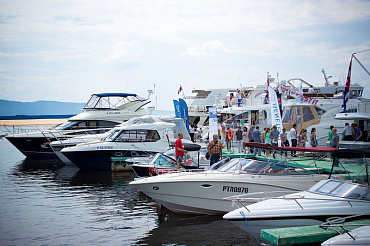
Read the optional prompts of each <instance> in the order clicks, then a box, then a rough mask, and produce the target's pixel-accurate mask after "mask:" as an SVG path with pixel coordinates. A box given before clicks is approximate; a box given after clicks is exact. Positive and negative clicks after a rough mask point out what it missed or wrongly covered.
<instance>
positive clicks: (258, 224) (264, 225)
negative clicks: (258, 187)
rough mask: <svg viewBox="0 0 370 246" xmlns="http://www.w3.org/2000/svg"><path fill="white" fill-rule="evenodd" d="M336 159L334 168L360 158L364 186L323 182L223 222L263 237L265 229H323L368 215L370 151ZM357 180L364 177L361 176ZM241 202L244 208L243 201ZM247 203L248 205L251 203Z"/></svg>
mask: <svg viewBox="0 0 370 246" xmlns="http://www.w3.org/2000/svg"><path fill="white" fill-rule="evenodd" d="M332 157H333V159H334V161H333V166H334V165H335V164H336V163H337V162H336V160H338V159H339V158H356V157H357V158H360V159H359V161H360V163H358V165H361V162H362V163H364V164H365V165H364V166H365V167H364V169H362V171H366V174H367V177H366V180H365V182H364V184H360V183H356V182H354V181H355V180H356V179H353V180H351V181H344V180H335V179H331V178H330V179H327V180H321V181H320V182H318V183H317V184H315V185H313V186H312V187H311V188H310V189H308V190H307V191H302V192H297V193H292V194H289V195H283V196H279V197H277V198H270V199H267V200H263V201H260V202H257V203H255V204H249V205H248V204H245V206H243V207H240V208H238V209H236V210H234V211H231V212H229V213H227V214H225V215H224V216H223V218H224V219H227V220H229V221H230V222H232V223H234V224H235V225H237V226H239V227H240V228H242V229H244V230H245V231H248V232H252V233H253V234H254V235H256V236H257V237H260V233H261V230H262V229H273V228H281V227H294V226H310V225H319V224H321V223H323V222H325V221H328V220H331V219H333V218H338V217H347V216H350V215H360V214H366V213H368V212H369V211H370V187H369V179H368V171H367V168H368V164H367V160H366V158H369V157H370V152H369V150H366V151H359V150H336V151H334V152H333V153H332ZM351 165H356V164H354V163H352V164H351ZM362 171H361V172H362ZM356 177H360V176H359V174H357V176H356ZM245 198H246V197H245ZM237 199H238V200H239V202H240V203H241V204H243V198H241V197H238V198H237ZM245 201H246V202H247V203H248V201H249V199H248V198H246V199H245ZM348 221H349V220H348Z"/></svg>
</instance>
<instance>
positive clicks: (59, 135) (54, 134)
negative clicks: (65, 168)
mask: <svg viewBox="0 0 370 246" xmlns="http://www.w3.org/2000/svg"><path fill="white" fill-rule="evenodd" d="M110 129H112V128H103V127H102V128H94V129H91V128H84V129H82V128H81V129H79V130H62V131H41V133H42V134H43V135H44V137H45V138H46V139H48V141H49V143H51V142H53V141H58V142H59V143H60V145H61V146H63V147H68V145H67V144H66V143H65V142H64V141H65V140H67V139H72V138H76V137H80V138H78V141H79V143H85V144H86V143H89V142H91V141H92V140H91V139H92V138H84V137H86V136H95V139H96V140H98V139H99V135H98V134H99V133H104V132H107V131H109V130H110ZM76 144H77V143H76ZM50 146H51V145H50ZM51 148H52V149H53V147H52V146H51ZM54 150H55V149H54Z"/></svg>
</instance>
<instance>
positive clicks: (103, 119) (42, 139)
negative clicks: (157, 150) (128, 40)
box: [6, 93, 150, 158]
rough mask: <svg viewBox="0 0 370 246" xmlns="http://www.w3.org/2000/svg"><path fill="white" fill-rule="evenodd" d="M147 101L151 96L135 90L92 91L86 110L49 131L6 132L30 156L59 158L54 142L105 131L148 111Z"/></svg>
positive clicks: (20, 149)
mask: <svg viewBox="0 0 370 246" xmlns="http://www.w3.org/2000/svg"><path fill="white" fill-rule="evenodd" d="M148 103H150V100H149V99H145V98H142V97H139V96H138V95H136V94H132V93H100V94H93V95H92V96H91V98H90V99H89V101H88V102H87V103H86V105H85V106H84V108H83V109H84V111H83V112H82V113H80V114H78V115H75V116H73V117H71V118H69V119H68V121H67V122H65V123H63V124H61V125H58V126H56V127H54V128H53V129H50V130H48V131H43V132H41V131H37V132H29V133H20V134H11V135H7V136H6V139H8V140H9V141H10V142H11V143H12V144H13V145H14V146H15V147H16V148H17V149H18V150H19V151H21V152H22V153H23V154H24V155H25V156H27V157H47V158H56V157H57V156H56V155H55V153H54V152H53V150H52V149H51V148H50V146H49V143H50V142H51V141H53V140H57V139H58V140H63V139H66V138H70V137H75V136H77V135H80V134H83V135H85V134H87V133H92V134H99V133H103V132H106V131H108V130H110V129H111V128H112V127H114V126H116V125H117V124H119V123H122V122H124V121H127V120H129V119H131V118H132V117H138V116H142V115H147V114H149V112H148V111H147V110H146V109H144V108H143V106H144V105H146V104H148Z"/></svg>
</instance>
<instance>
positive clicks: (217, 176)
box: [130, 158, 328, 214]
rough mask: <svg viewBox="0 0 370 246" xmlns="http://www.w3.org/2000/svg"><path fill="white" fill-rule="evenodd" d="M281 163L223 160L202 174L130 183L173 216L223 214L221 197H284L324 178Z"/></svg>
mask: <svg viewBox="0 0 370 246" xmlns="http://www.w3.org/2000/svg"><path fill="white" fill-rule="evenodd" d="M327 178H328V177H327V176H326V175H316V174H311V173H308V172H306V171H305V170H304V169H301V168H291V167H289V166H288V165H286V164H283V163H272V162H268V161H259V160H251V159H243V158H242V159H231V160H227V161H226V160H223V161H221V162H219V163H217V164H214V165H212V167H211V168H210V169H209V170H207V171H204V172H196V173H192V172H179V173H170V174H163V175H158V176H155V177H147V178H140V179H136V180H134V181H132V182H130V185H132V186H134V187H135V188H136V189H138V190H139V191H142V192H144V193H145V194H146V195H148V196H149V197H151V198H153V199H154V200H155V201H156V202H157V203H158V204H159V205H162V206H164V207H166V208H167V209H169V210H171V211H173V212H175V213H191V214H223V213H225V212H229V211H231V210H233V209H235V207H233V205H232V203H231V202H230V201H227V200H224V199H223V198H224V197H227V196H232V195H237V194H245V193H252V192H282V194H288V193H292V192H295V191H301V190H305V189H308V188H309V187H311V186H312V185H313V184H315V183H316V182H318V181H320V180H322V179H327Z"/></svg>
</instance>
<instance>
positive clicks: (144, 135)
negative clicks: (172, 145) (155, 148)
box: [105, 130, 160, 142]
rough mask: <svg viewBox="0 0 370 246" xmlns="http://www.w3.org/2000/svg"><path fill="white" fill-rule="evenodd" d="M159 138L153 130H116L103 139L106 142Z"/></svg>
mask: <svg viewBox="0 0 370 246" xmlns="http://www.w3.org/2000/svg"><path fill="white" fill-rule="evenodd" d="M159 139H160V136H159V134H158V132H157V131H154V130H118V131H116V132H114V133H112V134H111V135H110V136H109V137H107V138H106V140H105V141H108V142H156V141H158V140H159Z"/></svg>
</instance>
